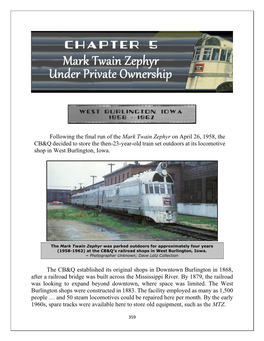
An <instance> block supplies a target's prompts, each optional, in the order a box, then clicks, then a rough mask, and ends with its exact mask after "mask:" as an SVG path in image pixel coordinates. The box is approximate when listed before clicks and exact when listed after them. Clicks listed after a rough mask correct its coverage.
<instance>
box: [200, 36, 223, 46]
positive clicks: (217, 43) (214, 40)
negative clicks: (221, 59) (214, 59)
mask: <svg viewBox="0 0 264 341" xmlns="http://www.w3.org/2000/svg"><path fill="white" fill-rule="evenodd" d="M204 45H214V46H220V41H219V39H218V38H216V37H211V38H210V39H208V40H206V42H205V44H204Z"/></svg>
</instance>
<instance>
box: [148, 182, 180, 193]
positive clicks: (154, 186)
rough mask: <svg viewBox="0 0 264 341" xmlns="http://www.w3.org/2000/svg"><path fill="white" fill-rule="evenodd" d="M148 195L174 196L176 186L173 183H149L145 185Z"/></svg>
mask: <svg viewBox="0 0 264 341" xmlns="http://www.w3.org/2000/svg"><path fill="white" fill-rule="evenodd" d="M145 193H146V194H174V185H173V184H171V183H163V184H161V183H149V184H145Z"/></svg>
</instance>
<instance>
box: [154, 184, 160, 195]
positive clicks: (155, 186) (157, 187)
mask: <svg viewBox="0 0 264 341" xmlns="http://www.w3.org/2000/svg"><path fill="white" fill-rule="evenodd" d="M154 188H155V194H159V185H154Z"/></svg>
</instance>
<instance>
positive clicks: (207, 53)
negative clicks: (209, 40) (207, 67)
mask: <svg viewBox="0 0 264 341" xmlns="http://www.w3.org/2000/svg"><path fill="white" fill-rule="evenodd" d="M211 51H212V49H208V48H207V49H204V53H203V60H210V57H211Z"/></svg>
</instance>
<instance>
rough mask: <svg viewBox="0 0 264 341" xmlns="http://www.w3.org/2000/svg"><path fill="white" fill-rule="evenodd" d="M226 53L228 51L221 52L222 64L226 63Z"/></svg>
mask: <svg viewBox="0 0 264 341" xmlns="http://www.w3.org/2000/svg"><path fill="white" fill-rule="evenodd" d="M226 53H227V50H222V51H221V56H220V60H221V61H222V62H224V61H225V59H226Z"/></svg>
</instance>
